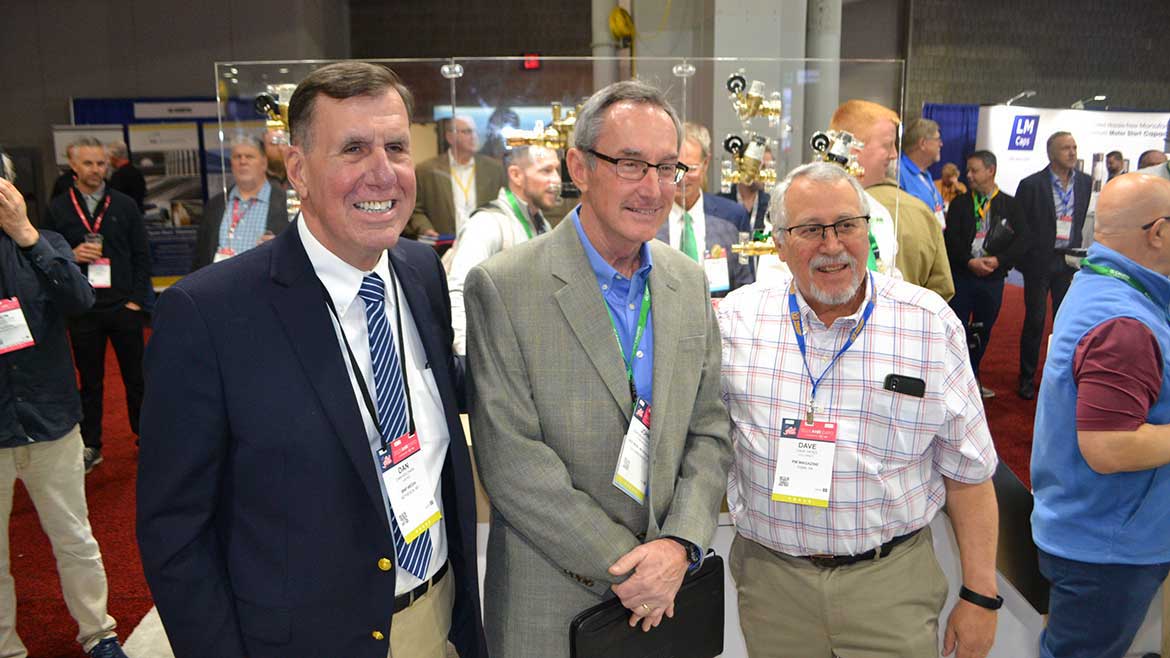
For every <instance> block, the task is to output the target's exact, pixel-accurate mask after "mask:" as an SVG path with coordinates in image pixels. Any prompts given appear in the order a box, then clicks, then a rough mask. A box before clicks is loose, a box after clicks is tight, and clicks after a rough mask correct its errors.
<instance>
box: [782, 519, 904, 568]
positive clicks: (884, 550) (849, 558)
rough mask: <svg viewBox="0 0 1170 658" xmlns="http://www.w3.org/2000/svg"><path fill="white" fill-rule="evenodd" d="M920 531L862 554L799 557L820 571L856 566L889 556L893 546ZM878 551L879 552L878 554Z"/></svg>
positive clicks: (894, 539)
mask: <svg viewBox="0 0 1170 658" xmlns="http://www.w3.org/2000/svg"><path fill="white" fill-rule="evenodd" d="M921 530H922V528H919V529H918V530H915V531H914V532H908V533H906V534H904V535H899V536H897V537H894V538H893V539H891V540H890V541H888V542H886V543H884V544H882V545H881V546H880V547H878V548H871V549H869V550H868V551H866V552H864V553H858V554H857V555H801V556H800V557H801V558H803V559H805V560H808V561H809V562H812V563H813V564H814V565H816V566H818V567H820V568H822V569H835V568H837V567H843V566H846V565H849V564H856V563H858V562H864V561H866V560H872V559H874V558H876V557H878V556H879V555H880V556H881V557H885V556H887V555H889V554H890V552H891V551H893V550H894V547H895V546H897V545H898V544H902V543H904V542H906V540H908V539H911V538H913V537H914V535H917V534H918V533H919V532H920V531H921ZM879 551H880V553H879Z"/></svg>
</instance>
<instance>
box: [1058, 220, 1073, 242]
mask: <svg viewBox="0 0 1170 658" xmlns="http://www.w3.org/2000/svg"><path fill="white" fill-rule="evenodd" d="M1071 235H1072V217H1071V216H1070V215H1064V216H1062V217H1061V218H1060V219H1058V220H1056V239H1057V240H1067V239H1069V236H1071Z"/></svg>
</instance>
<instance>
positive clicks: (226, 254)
mask: <svg viewBox="0 0 1170 658" xmlns="http://www.w3.org/2000/svg"><path fill="white" fill-rule="evenodd" d="M235 255H236V250H235V249H232V248H230V247H220V248H219V249H216V250H215V258H212V259H211V262H213V263H218V262H219V261H221V260H227V259H229V258H231V257H232V256H235Z"/></svg>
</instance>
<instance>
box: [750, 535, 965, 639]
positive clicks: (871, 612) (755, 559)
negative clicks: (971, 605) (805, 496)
mask: <svg viewBox="0 0 1170 658" xmlns="http://www.w3.org/2000/svg"><path fill="white" fill-rule="evenodd" d="M730 562H731V575H732V577H733V578H734V579H735V584H736V585H735V586H736V590H737V591H738V592H739V623H740V627H741V628H742V629H743V635H744V639H745V640H746V641H747V649H748V655H750V656H751V657H752V658H769V657H775V658H830V657H831V656H838V657H839V658H879V657H880V658H894V657H899V658H904V657H914V658H917V657H921V658H938V655H939V642H938V615H939V611H940V610H942V607H943V604H944V603H945V602H946V597H947V580H946V576H945V575H944V574H943V572H942V569H941V568H940V567H939V566H938V561H937V560H936V559H935V557H934V547H933V546H932V545H931V538H930V528H923V529H922V531H921V532H919V533H918V534H917V535H916V536H914V537H913V538H911V539H909V540H908V541H906V542H905V543H903V544H901V545H899V546H897V547H895V548H894V550H893V551H892V552H891V553H890V554H889V555H888V556H886V557H884V558H880V559H877V560H868V561H865V562H857V563H855V564H851V565H847V566H843V567H837V568H835V569H825V568H821V567H817V566H815V565H813V564H812V563H811V562H809V561H808V560H805V559H802V558H798V557H793V556H790V555H784V554H782V553H777V552H774V551H771V550H769V549H767V548H765V547H763V546H761V545H760V544H757V543H755V542H753V541H751V540H749V539H745V538H744V537H742V536H741V535H739V534H736V536H735V540H734V541H733V542H732V545H731V560H730Z"/></svg>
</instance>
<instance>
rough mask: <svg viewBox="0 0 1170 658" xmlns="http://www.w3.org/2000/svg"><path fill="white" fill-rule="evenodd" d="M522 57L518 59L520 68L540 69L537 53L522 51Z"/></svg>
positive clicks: (527, 69) (528, 69)
mask: <svg viewBox="0 0 1170 658" xmlns="http://www.w3.org/2000/svg"><path fill="white" fill-rule="evenodd" d="M521 57H523V59H522V60H521V61H520V68H521V69H523V70H525V71H539V70H540V54H539V53H524V54H523V55H521Z"/></svg>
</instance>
